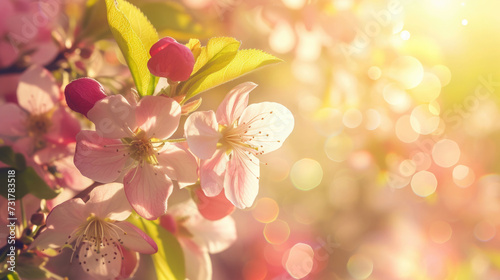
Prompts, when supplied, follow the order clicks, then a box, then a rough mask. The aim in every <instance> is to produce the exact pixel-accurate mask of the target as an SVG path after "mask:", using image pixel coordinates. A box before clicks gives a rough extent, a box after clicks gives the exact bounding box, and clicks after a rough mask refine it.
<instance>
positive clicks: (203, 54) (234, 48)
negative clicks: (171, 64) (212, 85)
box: [177, 37, 241, 100]
mask: <svg viewBox="0 0 500 280" xmlns="http://www.w3.org/2000/svg"><path fill="white" fill-rule="evenodd" d="M240 44H241V43H240V42H239V41H238V40H236V39H234V38H228V37H221V38H212V39H210V40H209V41H208V44H207V46H206V47H201V49H199V50H198V51H199V52H200V53H199V55H198V57H197V58H196V62H195V64H194V68H193V72H192V73H191V77H190V78H189V79H188V80H187V81H184V82H182V83H180V84H179V86H178V93H177V94H178V95H187V94H188V93H190V92H193V91H195V90H196V89H194V88H193V87H196V86H197V85H199V84H200V83H201V82H202V81H203V80H204V79H206V77H207V76H208V75H210V74H212V73H215V72H217V71H219V70H221V69H223V68H224V67H226V66H227V65H228V64H229V63H230V62H231V61H232V60H233V59H234V57H235V56H236V54H237V53H238V49H239V47H240ZM192 96H194V95H192ZM192 96H191V97H192ZM188 99H189V98H186V99H185V100H188Z"/></svg>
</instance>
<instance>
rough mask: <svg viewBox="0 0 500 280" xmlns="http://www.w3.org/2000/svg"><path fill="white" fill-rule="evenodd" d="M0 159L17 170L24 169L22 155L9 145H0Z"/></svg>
mask: <svg viewBox="0 0 500 280" xmlns="http://www.w3.org/2000/svg"><path fill="white" fill-rule="evenodd" d="M0 161H1V162H3V163H5V164H7V165H8V166H12V167H13V168H15V169H17V170H24V169H26V160H25V159H24V156H23V155H22V154H20V153H14V151H13V150H12V148H11V147H9V146H1V147H0Z"/></svg>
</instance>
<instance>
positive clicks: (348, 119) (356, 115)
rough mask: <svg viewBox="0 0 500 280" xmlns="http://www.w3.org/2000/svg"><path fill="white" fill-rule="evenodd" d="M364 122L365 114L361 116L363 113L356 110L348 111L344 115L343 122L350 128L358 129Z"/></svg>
mask: <svg viewBox="0 0 500 280" xmlns="http://www.w3.org/2000/svg"><path fill="white" fill-rule="evenodd" d="M362 121H363V114H361V112H360V111H359V110H358V109H356V108H350V109H347V111H345V113H344V117H343V118H342V122H343V123H344V125H345V126H346V127H348V128H356V127H358V126H359V125H360V124H361V122H362Z"/></svg>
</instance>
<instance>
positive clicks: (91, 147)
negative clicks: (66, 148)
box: [75, 130, 129, 183]
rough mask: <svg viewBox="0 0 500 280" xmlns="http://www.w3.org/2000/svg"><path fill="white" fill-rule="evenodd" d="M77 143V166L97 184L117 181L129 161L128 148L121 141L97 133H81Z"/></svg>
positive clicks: (84, 131)
mask: <svg viewBox="0 0 500 280" xmlns="http://www.w3.org/2000/svg"><path fill="white" fill-rule="evenodd" d="M76 141H77V144H76V151H75V166H76V167H77V168H78V170H80V172H81V173H82V174H83V175H84V176H87V177H89V178H91V179H92V180H95V181H97V182H103V183H109V182H113V181H114V180H116V179H117V178H118V176H120V173H121V172H122V170H123V168H124V166H125V164H126V163H127V161H128V160H129V156H128V154H127V153H128V148H127V147H126V146H124V145H122V143H121V141H120V140H115V139H108V138H103V137H101V136H99V134H97V132H95V131H88V130H82V131H80V133H78V135H77V136H76Z"/></svg>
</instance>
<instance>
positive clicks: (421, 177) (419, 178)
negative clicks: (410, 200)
mask: <svg viewBox="0 0 500 280" xmlns="http://www.w3.org/2000/svg"><path fill="white" fill-rule="evenodd" d="M410 184H411V189H412V190H413V192H414V193H415V194H416V195H418V196H421V197H427V196H429V195H431V194H433V193H434V192H435V191H436V188H437V179H436V176H435V175H434V174H433V173H431V172H429V171H426V170H422V171H419V172H417V173H415V175H413V177H412V179H411V182H410Z"/></svg>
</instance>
